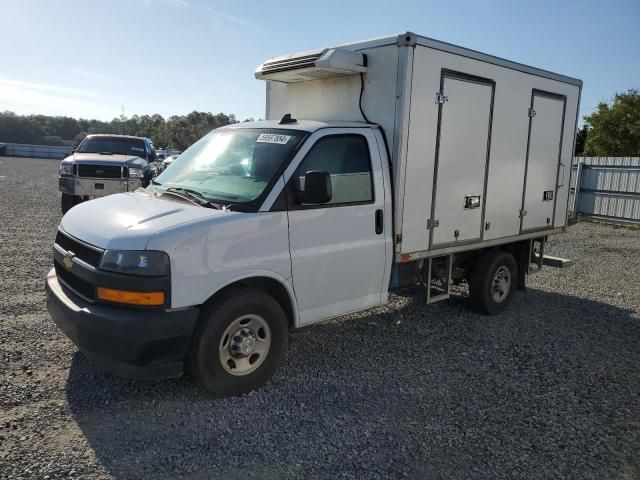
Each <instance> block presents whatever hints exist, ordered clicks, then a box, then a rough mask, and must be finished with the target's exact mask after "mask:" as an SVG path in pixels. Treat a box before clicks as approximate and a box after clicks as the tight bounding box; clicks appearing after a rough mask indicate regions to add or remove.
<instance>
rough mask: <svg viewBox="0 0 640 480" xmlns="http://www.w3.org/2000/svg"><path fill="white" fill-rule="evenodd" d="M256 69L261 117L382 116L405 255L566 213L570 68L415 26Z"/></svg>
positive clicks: (507, 237)
mask: <svg viewBox="0 0 640 480" xmlns="http://www.w3.org/2000/svg"><path fill="white" fill-rule="evenodd" d="M341 52H342V53H341ZM346 52H357V53H359V54H364V62H363V61H362V60H361V56H355V55H353V54H346ZM296 69H304V71H303V72H302V73H303V74H302V75H296V73H295V71H296ZM256 77H258V78H262V79H265V80H267V105H266V118H267V119H271V120H273V119H280V118H281V117H282V116H283V115H284V114H286V113H291V114H292V115H293V116H294V117H296V118H299V119H310V120H320V121H328V120H345V121H364V116H363V113H364V115H365V116H366V118H367V119H368V121H370V122H373V123H377V124H379V125H380V126H381V127H382V128H383V130H384V133H385V136H386V139H387V142H388V144H389V145H388V148H389V152H390V158H391V161H392V171H393V184H394V192H395V195H394V197H395V198H394V201H395V205H394V210H395V212H394V216H395V217H394V227H395V236H396V238H395V239H396V253H397V254H398V255H399V256H400V257H401V258H402V259H404V260H407V259H414V258H420V257H426V256H433V255H435V254H440V253H450V252H456V251H461V250H467V249H473V248H477V247H478V246H483V245H490V244H499V243H505V242H507V241H516V240H518V239H524V238H533V237H540V236H541V235H546V234H550V233H557V232H560V231H562V230H563V229H564V227H565V225H566V212H567V199H568V186H569V178H568V175H569V172H570V165H571V159H572V156H573V146H574V138H575V130H576V122H577V114H578V103H579V98H580V91H581V88H582V82H581V81H580V80H576V79H573V78H569V77H566V76H563V75H558V74H555V73H551V72H548V71H545V70H540V69H537V68H532V67H528V66H525V65H522V64H519V63H515V62H511V61H507V60H504V59H501V58H497V57H494V56H491V55H486V54H483V53H480V52H476V51H473V50H469V49H465V48H461V47H458V46H455V45H451V44H448V43H443V42H439V41H436V40H432V39H429V38H426V37H421V36H418V35H415V34H413V33H403V34H401V35H394V36H389V37H385V38H379V39H374V40H369V41H363V42H358V43H352V44H348V45H339V46H335V47H331V48H329V49H324V50H318V51H313V52H304V53H301V54H293V55H288V56H286V57H278V58H274V59H270V60H268V61H267V62H265V64H263V65H261V66H260V67H259V68H258V70H257V71H256ZM361 82H363V83H364V90H363V91H362V92H361ZM361 97H362V98H361ZM360 99H361V101H360ZM361 110H362V113H361Z"/></svg>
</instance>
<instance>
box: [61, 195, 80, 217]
mask: <svg viewBox="0 0 640 480" xmlns="http://www.w3.org/2000/svg"><path fill="white" fill-rule="evenodd" d="M79 203H80V197H78V196H77V195H69V194H68V193H63V194H62V198H61V199H60V207H61V208H62V214H63V215H64V214H65V213H67V212H68V211H69V210H71V208H72V207H75V206H76V205H78V204H79Z"/></svg>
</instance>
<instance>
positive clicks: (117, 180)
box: [58, 134, 164, 213]
mask: <svg viewBox="0 0 640 480" xmlns="http://www.w3.org/2000/svg"><path fill="white" fill-rule="evenodd" d="M156 160H157V158H156V151H155V149H154V147H153V142H152V141H151V140H150V139H148V138H143V137H131V136H128V135H106V134H94V135H87V136H86V137H85V138H84V139H83V140H82V142H81V143H80V145H79V146H78V148H77V149H76V150H75V151H74V152H73V153H72V154H71V155H69V156H68V157H67V158H65V159H64V160H62V162H60V168H59V170H58V188H59V189H60V192H61V193H62V196H61V198H60V206H61V208H62V213H67V212H68V211H69V209H70V208H71V207H73V206H74V205H77V204H78V203H80V202H82V201H84V200H88V199H90V198H95V197H104V196H106V195H111V194H113V193H120V192H133V191H134V190H136V189H137V188H139V187H141V186H147V185H148V184H149V182H150V181H151V179H152V178H154V177H155V176H156V175H158V174H159V173H160V172H161V171H162V170H163V169H164V165H163V163H162V162H160V161H156Z"/></svg>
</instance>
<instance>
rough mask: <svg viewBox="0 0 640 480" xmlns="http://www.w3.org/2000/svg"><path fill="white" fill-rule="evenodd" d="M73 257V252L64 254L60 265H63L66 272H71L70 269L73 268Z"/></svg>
mask: <svg viewBox="0 0 640 480" xmlns="http://www.w3.org/2000/svg"><path fill="white" fill-rule="evenodd" d="M73 257H75V254H74V253H73V252H67V253H65V254H64V258H63V259H62V263H64V268H66V269H67V270H71V268H72V267H73Z"/></svg>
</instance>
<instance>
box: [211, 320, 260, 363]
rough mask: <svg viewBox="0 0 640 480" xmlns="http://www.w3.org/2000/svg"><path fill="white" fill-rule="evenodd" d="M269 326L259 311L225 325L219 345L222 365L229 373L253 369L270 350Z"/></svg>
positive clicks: (219, 356)
mask: <svg viewBox="0 0 640 480" xmlns="http://www.w3.org/2000/svg"><path fill="white" fill-rule="evenodd" d="M270 347H271V329H270V328H269V324H268V323H267V322H266V320H265V319H264V318H262V317H261V316H259V315H254V314H250V315H243V316H241V317H238V318H236V319H235V320H234V321H232V322H231V323H230V324H229V326H228V327H227V328H226V329H225V331H224V333H223V334H222V339H221V340H220V346H219V348H218V358H219V361H220V364H221V365H222V368H224V369H225V370H226V371H227V372H228V373H230V374H231V375H236V376H241V375H247V374H249V373H251V372H253V371H255V370H256V369H257V368H258V367H259V366H260V365H262V362H264V360H265V359H266V358H267V355H268V354H269V348H270Z"/></svg>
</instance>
